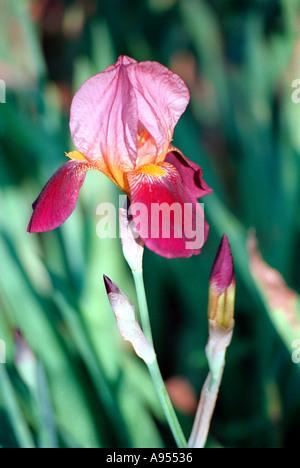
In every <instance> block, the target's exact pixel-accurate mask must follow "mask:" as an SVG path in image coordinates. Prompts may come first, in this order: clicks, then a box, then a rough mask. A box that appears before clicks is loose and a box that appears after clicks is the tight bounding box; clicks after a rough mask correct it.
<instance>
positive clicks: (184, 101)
mask: <svg viewBox="0 0 300 468" xmlns="http://www.w3.org/2000/svg"><path fill="white" fill-rule="evenodd" d="M127 69H128V76H129V78H130V81H131V83H132V85H133V87H134V90H135V93H136V97H137V106H138V116H139V120H140V122H141V123H142V125H143V126H144V127H145V128H146V129H147V131H148V132H149V133H150V135H151V137H152V138H153V140H154V141H155V143H156V147H157V151H156V161H153V162H158V161H161V160H163V159H164V157H165V155H166V152H167V150H168V147H169V144H170V142H171V140H172V137H173V132H174V127H175V125H176V124H177V122H178V120H179V118H180V116H181V115H182V114H183V112H184V111H185V109H186V106H187V105H188V102H189V99H190V95H189V91H188V89H187V87H186V85H185V84H184V82H183V81H182V79H181V78H180V77H179V76H178V75H176V74H175V73H173V72H171V71H170V70H169V69H168V68H166V67H164V66H163V65H161V64H160V63H157V62H141V63H133V64H131V65H128V68H127ZM139 163H140V164H139V165H142V164H143V161H139Z"/></svg>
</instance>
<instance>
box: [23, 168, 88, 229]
mask: <svg viewBox="0 0 300 468" xmlns="http://www.w3.org/2000/svg"><path fill="white" fill-rule="evenodd" d="M88 169H93V167H92V166H91V165H90V164H87V163H84V162H81V161H74V160H71V161H68V162H67V163H65V164H64V165H63V166H62V167H60V169H58V171H56V173H55V174H54V175H53V176H52V177H51V179H50V180H49V182H48V183H47V184H46V185H45V187H44V188H43V190H42V192H41V194H40V195H39V197H38V198H37V200H36V201H35V202H34V203H33V205H32V208H33V214H32V216H31V219H30V222H29V225H28V228H27V231H28V232H44V231H51V230H52V229H55V228H57V227H58V226H60V225H61V224H62V223H63V222H64V221H65V220H66V219H67V218H68V217H69V216H70V215H71V214H72V212H73V211H74V209H75V206H76V202H77V198H78V193H79V190H80V188H81V186H82V184H83V182H84V179H85V176H86V172H87V170H88Z"/></svg>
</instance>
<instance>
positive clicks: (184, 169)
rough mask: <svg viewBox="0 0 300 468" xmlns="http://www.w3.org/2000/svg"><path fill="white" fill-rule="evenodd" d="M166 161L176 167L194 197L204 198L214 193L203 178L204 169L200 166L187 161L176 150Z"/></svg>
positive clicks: (168, 155) (169, 154)
mask: <svg viewBox="0 0 300 468" xmlns="http://www.w3.org/2000/svg"><path fill="white" fill-rule="evenodd" d="M165 161H166V162H168V163H170V164H172V166H174V167H176V169H177V170H178V172H179V173H180V175H181V177H182V179H183V182H184V184H185V185H186V187H187V188H188V190H189V192H190V193H191V195H192V196H194V197H195V198H202V197H204V196H205V195H208V194H209V193H212V191H213V190H212V189H211V188H210V187H209V186H208V185H207V184H206V183H205V182H204V180H203V178H202V177H203V170H202V168H201V167H200V166H198V164H196V163H194V162H192V161H190V160H189V159H187V158H186V157H185V156H183V154H181V153H180V152H179V151H177V150H176V149H175V148H174V150H173V151H171V152H170V153H168V154H167V157H166V159H165Z"/></svg>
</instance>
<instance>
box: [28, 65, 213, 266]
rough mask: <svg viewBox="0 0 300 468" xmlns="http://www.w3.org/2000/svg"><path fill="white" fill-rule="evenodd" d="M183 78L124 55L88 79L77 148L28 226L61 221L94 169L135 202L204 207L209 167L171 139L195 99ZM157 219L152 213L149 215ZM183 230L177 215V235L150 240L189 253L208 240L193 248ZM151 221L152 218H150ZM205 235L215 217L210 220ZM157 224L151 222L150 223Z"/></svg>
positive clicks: (76, 107)
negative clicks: (200, 200) (179, 233)
mask: <svg viewBox="0 0 300 468" xmlns="http://www.w3.org/2000/svg"><path fill="white" fill-rule="evenodd" d="M189 98H190V96H189V91H188V89H187V87H186V85H185V83H184V82H183V81H182V79H181V78H180V77H179V76H178V75H176V74H174V73H172V72H171V71H170V70H169V69H168V68H166V67H164V66H163V65H161V64H159V63H157V62H150V61H147V62H139V63H138V62H136V61H135V60H134V59H132V58H130V57H127V56H120V57H119V59H118V61H117V62H116V64H115V65H112V66H109V67H108V68H107V69H106V70H105V71H104V72H102V73H99V74H98V75H95V76H93V77H91V78H90V79H88V80H87V81H86V82H85V83H84V84H83V85H82V86H81V88H80V89H79V90H78V91H77V93H76V94H75V96H74V98H73V101H72V105H71V112H70V131H71V136H72V140H73V143H74V145H75V148H76V149H77V150H76V151H72V152H70V153H68V154H67V156H68V157H69V158H70V160H69V161H68V162H66V163H65V164H64V165H63V166H62V167H61V168H60V169H59V170H58V171H57V172H56V173H55V174H54V175H53V176H52V178H51V179H50V180H49V182H48V183H47V184H46V186H45V187H44V189H43V190H42V192H41V194H40V196H39V197H38V199H37V200H36V201H35V203H34V204H33V214H32V217H31V220H30V223H29V226H28V231H29V232H43V231H49V230H52V229H55V228H57V227H58V226H60V225H61V224H62V223H64V221H65V220H66V219H67V218H68V217H69V216H70V215H71V213H72V212H73V210H74V209H75V206H76V202H77V198H78V193H79V190H80V188H81V186H82V184H83V182H84V179H85V176H86V173H87V171H88V170H90V169H97V170H99V171H100V172H102V173H104V174H105V175H106V176H107V177H109V178H110V179H111V180H112V181H113V182H114V183H115V184H116V185H117V186H118V187H119V188H120V189H121V190H122V192H124V193H125V194H126V195H127V196H128V197H129V199H130V202H131V204H135V203H136V204H140V203H142V204H144V205H145V206H146V207H147V209H149V211H151V206H152V204H163V203H165V204H167V205H168V206H170V207H171V206H172V205H173V204H174V203H177V204H179V205H180V206H181V207H182V208H184V206H185V205H189V206H190V207H191V211H190V214H191V216H190V218H191V219H193V217H195V216H197V213H198V214H199V213H202V215H203V211H202V208H201V209H199V207H201V205H200V204H199V203H198V201H197V199H198V198H199V197H203V196H204V195H207V194H208V193H210V192H211V191H212V190H211V189H210V188H209V187H208V186H207V184H206V183H205V182H204V181H203V178H202V173H203V171H202V169H201V168H200V167H199V166H198V165H197V164H195V163H193V162H192V161H189V160H188V159H187V158H186V157H185V156H183V154H182V153H181V152H180V151H179V150H178V149H176V148H175V147H173V146H172V145H171V141H172V137H173V132H174V128H175V125H176V124H177V122H178V120H179V118H180V116H181V115H182V113H183V112H184V111H185V109H186V107H187V104H188V102H189ZM149 219H150V218H149ZM191 219H189V221H187V220H186V219H185V218H184V217H183V216H182V220H181V221H180V222H181V224H182V226H181V227H182V228H183V229H182V236H181V237H179V236H176V235H175V234H174V233H175V231H176V228H178V226H176V223H178V219H176V217H175V216H173V218H172V219H171V220H170V223H171V225H170V236H169V237H168V238H166V237H165V236H163V235H162V232H161V230H159V232H158V234H157V235H155V236H151V235H149V237H146V236H144V238H143V241H144V243H145V245H146V246H147V247H148V248H149V249H151V250H153V251H154V252H156V253H157V254H159V255H162V256H165V257H168V258H171V257H189V256H191V255H193V254H198V253H200V248H201V247H202V245H201V246H197V248H187V241H188V240H190V238H188V236H187V235H186V234H185V232H186V231H185V229H184V228H185V227H186V226H184V223H185V222H186V223H187V222H191ZM149 223H150V224H151V221H149ZM202 224H203V226H204V227H203V229H204V236H203V241H202V244H203V243H204V242H205V240H206V237H207V232H208V225H207V223H206V221H204V215H203V223H202ZM150 227H151V226H150ZM141 237H142V236H141Z"/></svg>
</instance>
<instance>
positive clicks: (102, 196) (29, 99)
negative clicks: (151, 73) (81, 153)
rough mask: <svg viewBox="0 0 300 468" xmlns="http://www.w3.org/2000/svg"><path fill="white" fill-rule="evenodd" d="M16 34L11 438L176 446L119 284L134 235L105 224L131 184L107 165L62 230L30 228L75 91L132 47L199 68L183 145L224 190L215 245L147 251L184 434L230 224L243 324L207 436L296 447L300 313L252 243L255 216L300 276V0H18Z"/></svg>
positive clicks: (130, 291)
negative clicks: (214, 274) (262, 279)
mask: <svg viewBox="0 0 300 468" xmlns="http://www.w3.org/2000/svg"><path fill="white" fill-rule="evenodd" d="M0 37H1V40H0V79H2V80H4V81H5V83H6V104H4V103H3V104H0V205H1V209H0V218H1V222H0V265H1V270H0V339H1V340H4V341H5V344H6V364H5V365H4V364H0V446H3V447H22V446H46V447H56V446H59V447H164V446H165V447H174V442H173V439H172V436H171V435H170V433H169V430H168V428H167V426H166V423H165V420H164V416H163V414H162V410H161V407H160V404H159V402H158V399H157V397H156V394H155V390H154V387H153V385H152V382H151V380H150V378H149V376H148V373H147V369H146V368H145V366H144V364H143V363H142V362H141V361H140V360H139V359H138V358H137V357H136V356H135V355H134V354H133V352H132V349H131V347H130V346H129V345H127V344H125V343H124V342H122V340H121V338H120V336H119V333H118V330H117V327H116V323H115V319H114V317H113V314H112V311H111V309H110V306H109V303H108V300H107V297H106V293H105V290H104V286H103V281H102V275H103V274H106V275H107V276H109V277H110V278H111V279H112V280H113V281H115V282H116V283H117V284H118V285H119V286H120V288H121V289H122V290H123V291H124V292H125V293H126V294H127V295H128V296H129V297H130V298H131V300H132V301H133V302H134V303H135V304H136V296H135V292H134V286H133V280H132V277H131V274H130V271H129V269H128V267H127V265H126V264H125V261H124V260H123V258H122V254H121V247H120V242H119V239H99V238H98V237H97V235H96V224H97V221H98V220H99V218H97V216H96V207H97V205H98V204H99V203H100V202H102V201H111V200H114V203H115V204H116V206H118V195H119V193H118V190H117V189H116V187H115V186H114V185H113V184H112V183H111V182H110V181H109V180H108V179H107V178H105V176H104V175H102V174H100V173H96V172H95V171H91V173H89V174H88V175H87V178H86V182H85V184H84V186H83V188H82V190H81V192H80V196H79V202H78V205H77V208H76V210H75V212H74V213H73V215H72V216H71V217H70V218H69V220H68V221H67V222H66V223H65V224H64V225H63V226H62V227H61V228H59V229H57V230H55V231H53V232H48V233H45V234H28V233H27V232H26V228H27V224H28V222H29V219H30V215H31V204H32V202H33V201H34V200H35V198H36V197H37V195H38V194H39V192H40V191H41V189H42V187H43V185H44V184H45V183H46V182H47V180H48V179H49V177H50V176H51V175H52V174H53V173H54V171H55V170H56V169H58V167H60V166H61V165H62V164H63V163H64V162H65V161H66V160H65V156H64V153H65V152H66V151H70V150H71V149H72V142H71V141H70V134H69V128H68V121H69V108H70V102H71V99H72V96H73V94H74V92H75V91H76V90H77V89H78V87H79V86H80V85H81V84H82V83H83V81H84V80H85V79H87V78H88V77H90V76H91V75H93V74H95V73H98V72H100V71H103V70H104V68H105V67H106V66H108V65H110V64H112V63H114V62H115V61H116V59H117V58H118V56H119V55H120V54H122V55H123V54H126V55H129V56H131V57H133V58H135V59H136V60H138V61H143V60H155V61H159V62H161V63H163V64H165V65H167V66H168V67H169V68H171V69H172V70H173V71H174V72H176V73H178V74H179V75H180V76H181V77H182V78H183V79H184V80H185V82H186V84H187V85H188V87H189V89H190V92H191V102H190V105H189V106H188V109H187V111H186V112H185V114H184V115H183V117H182V118H181V120H180V122H179V124H178V126H177V128H176V131H175V135H174V144H175V146H177V147H178V148H180V149H181V150H182V151H183V153H184V154H185V155H186V156H187V157H188V158H189V159H192V160H193V161H195V162H197V163H198V164H199V165H201V166H202V167H203V169H204V176H205V180H206V182H207V183H208V184H209V185H210V186H211V187H212V188H213V189H214V194H212V195H210V196H208V197H206V199H205V200H203V201H204V202H205V213H206V216H207V219H208V221H209V224H210V226H211V228H210V235H209V239H208V241H207V243H206V245H205V247H204V248H203V253H202V254H201V255H200V256H197V257H193V258H191V259H188V260H166V259H164V258H160V257H158V256H156V255H155V254H154V253H152V252H150V251H146V252H145V259H144V269H145V284H146V289H147V295H148V300H149V307H150V315H151V322H152V326H153V334H154V341H155V346H156V351H157V355H158V360H159V363H160V366H161V370H162V374H163V376H164V378H165V379H166V381H167V384H168V388H169V389H170V394H171V395H172V398H173V399H174V404H175V406H176V408H177V410H178V417H179V419H180V422H181V423H182V426H183V429H184V432H185V434H186V436H187V437H188V436H189V434H190V431H191V427H192V424H193V415H194V410H195V398H198V397H199V394H200V391H201V387H202V385H203V382H204V380H205V377H206V374H207V363H206V358H205V344H206V341H207V302H208V280H209V273H210V269H211V267H212V263H213V259H214V256H215V254H216V251H217V248H218V245H219V242H220V239H221V236H222V235H223V233H226V234H227V235H228V238H229V241H230V243H231V247H232V251H233V256H234V260H235V269H236V281H237V297H236V327H235V333H234V338H233V342H232V344H231V346H230V348H229V350H228V353H227V364H226V369H225V374H224V379H223V382H222V386H221V390H220V395H219V400H218V403H217V407H216V411H215V414H214V418H213V421H212V426H211V431H210V436H209V440H208V445H209V446H211V447H292V446H294V445H295V444H297V443H298V439H299V435H300V373H299V370H300V367H299V365H297V364H295V363H293V362H292V359H291V352H292V341H293V339H295V338H297V336H298V338H300V325H299V324H300V320H299V310H298V311H297V310H295V311H294V317H293V320H292V321H289V316H288V314H287V313H285V312H286V311H284V310H279V319H278V320H277V319H276V317H277V316H278V310H273V309H274V307H272V305H271V306H270V304H269V303H268V301H266V300H265V295H264V291H262V290H261V288H260V287H259V284H257V283H256V282H254V281H253V278H252V276H251V274H250V271H249V261H248V253H247V249H246V241H247V232H248V230H249V229H250V228H254V229H255V230H256V235H257V238H258V241H259V247H260V250H261V252H262V255H263V258H264V259H265V261H266V262H267V263H268V264H269V265H271V266H272V267H273V268H276V269H277V270H278V271H279V272H280V273H281V275H283V277H284V279H285V281H286V282H287V284H288V285H289V286H290V287H291V288H292V289H294V290H295V291H297V290H298V291H299V289H300V275H299V261H300V248H299V245H300V243H299V240H300V217H299V186H300V185H299V179H300V138H299V135H300V131H299V129H300V104H298V105H297V104H295V103H293V102H292V99H291V96H292V92H293V88H292V83H293V81H294V80H295V79H297V78H300V1H298V0H281V1H279V0H278V1H277V0H219V1H218V0H206V1H205V0H69V1H67V0H66V1H63V0H31V1H30V0H1V1H0ZM275 293H276V291H275ZM275 299H276V298H275ZM273 302H274V301H273ZM279 309H280V308H279ZM276 314H277V315H276ZM297 314H298V315H297ZM16 330H19V331H21V333H22V336H23V337H24V339H25V340H26V342H27V344H28V345H29V346H30V348H31V350H32V351H33V353H34V356H35V358H33V357H32V355H30V354H29V352H28V351H27V352H26V348H24V344H22V343H21V344H20V335H18V336H19V338H18V339H16ZM297 334H298V335H297ZM16 355H17V356H16ZM183 385H184V387H183ZM182 387H183V390H182Z"/></svg>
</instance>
